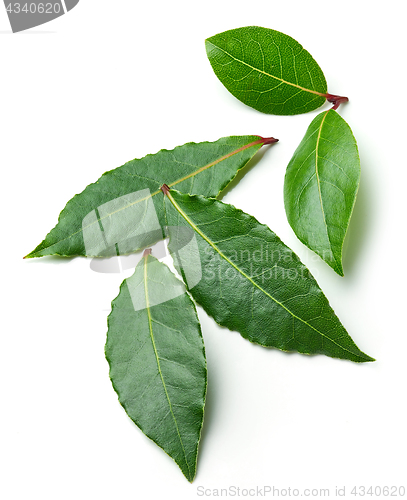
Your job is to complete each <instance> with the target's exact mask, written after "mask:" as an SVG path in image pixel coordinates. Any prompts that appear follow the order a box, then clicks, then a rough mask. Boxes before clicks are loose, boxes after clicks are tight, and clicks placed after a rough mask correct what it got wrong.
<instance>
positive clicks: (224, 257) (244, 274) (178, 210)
mask: <svg viewBox="0 0 407 500" xmlns="http://www.w3.org/2000/svg"><path fill="white" fill-rule="evenodd" d="M166 196H168V199H169V200H170V201H171V203H172V205H173V206H174V208H175V209H176V210H177V212H178V213H179V214H180V215H181V216H182V217H183V218H184V219H185V220H186V222H187V223H188V224H190V226H191V227H192V228H193V229H194V231H196V232H197V233H198V234H199V235H200V236H201V237H202V238H203V239H204V240H205V241H206V242H207V243H208V244H209V245H210V246H211V247H212V248H213V249H214V250H215V251H216V252H217V253H218V254H219V255H220V256H221V257H222V258H223V259H224V260H226V262H228V263H229V264H230V265H231V266H232V267H234V268H235V269H236V270H237V271H238V272H239V273H240V274H241V275H242V276H244V277H245V278H246V279H247V280H248V281H250V282H251V283H252V284H253V285H254V286H255V287H256V288H258V289H259V290H260V291H261V292H263V293H264V294H265V295H266V296H267V297H269V298H270V299H271V300H273V301H274V302H275V303H276V304H277V305H279V306H280V307H282V308H283V309H285V310H286V311H287V312H288V313H289V314H290V315H291V316H292V317H293V318H294V319H298V320H299V321H301V322H302V323H304V324H305V325H307V326H308V327H309V328H311V329H312V330H314V331H315V332H317V333H318V334H319V335H321V337H324V338H326V339H327V340H329V341H330V342H332V343H333V344H335V345H336V346H338V347H339V348H340V349H342V350H343V351H346V352H348V353H350V354H352V356H357V357H359V358H361V359H363V358H362V357H361V356H359V355H358V354H355V353H354V352H352V351H350V350H349V349H346V348H345V347H343V346H341V345H340V344H338V343H337V342H335V340H333V339H331V338H330V337H328V336H327V335H325V334H324V333H322V332H320V331H319V330H317V329H316V328H315V327H314V326H312V325H310V324H309V323H308V322H307V321H305V320H304V319H302V318H300V317H299V316H297V315H296V314H294V313H293V312H292V311H290V309H288V308H287V307H286V306H285V305H284V304H282V303H281V302H280V301H278V300H277V299H275V298H274V297H273V296H272V295H270V294H269V293H268V292H266V290H264V289H263V288H262V287H261V286H260V285H258V284H257V283H256V282H255V281H253V280H252V279H251V278H250V276H248V275H247V274H246V273H245V272H244V271H242V270H241V269H240V268H239V267H237V266H236V265H235V264H234V263H233V262H232V261H231V260H229V259H228V258H227V257H226V255H225V254H224V253H222V252H221V250H220V249H219V248H218V247H217V246H216V245H215V244H214V243H213V242H212V241H211V240H210V239H209V238H208V237H207V236H206V235H205V234H204V233H203V232H202V231H200V229H199V228H198V227H197V226H196V225H195V224H194V223H193V222H192V220H191V219H190V218H189V217H188V215H187V214H186V213H185V212H184V211H183V210H182V209H181V207H180V206H179V205H178V204H177V202H176V201H175V200H174V198H173V197H172V196H171V194H170V193H169V192H168V193H167V195H166Z"/></svg>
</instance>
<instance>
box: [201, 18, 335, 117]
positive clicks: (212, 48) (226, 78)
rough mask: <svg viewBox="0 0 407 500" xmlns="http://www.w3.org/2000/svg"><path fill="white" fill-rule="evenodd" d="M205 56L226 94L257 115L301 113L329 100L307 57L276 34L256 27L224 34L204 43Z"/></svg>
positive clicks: (323, 82) (292, 42) (291, 41)
mask: <svg viewBox="0 0 407 500" xmlns="http://www.w3.org/2000/svg"><path fill="white" fill-rule="evenodd" d="M206 52H207V55H208V58H209V61H210V63H211V65H212V68H213V70H214V72H215V74H216V76H217V77H218V78H219V80H220V81H221V82H222V83H223V85H224V86H225V87H226V88H227V89H228V90H229V92H231V93H232V94H233V95H234V96H235V97H237V98H238V99H239V100H240V101H242V102H243V103H244V104H247V105H248V106H251V107H252V108H254V109H257V110H258V111H262V112H263V113H271V114H274V115H296V114H299V113H306V112H307V111H312V110H313V109H316V108H319V106H322V104H324V102H325V99H326V98H330V97H332V96H330V94H327V93H326V92H327V84H326V80H325V77H324V74H323V73H322V70H321V68H320V67H319V66H318V64H317V63H316V61H315V60H314V59H313V58H312V56H311V55H310V54H309V53H308V52H307V51H306V50H305V49H304V48H303V47H302V46H301V45H300V44H299V43H298V42H296V41H295V40H294V39H293V38H291V37H290V36H287V35H285V34H284V33H280V32H279V31H275V30H271V29H267V28H261V27H258V26H247V27H245V28H238V29H232V30H229V31H225V32H224V33H219V34H218V35H215V36H212V37H210V38H208V39H207V40H206ZM335 97H337V96H335Z"/></svg>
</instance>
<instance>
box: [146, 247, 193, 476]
mask: <svg viewBox="0 0 407 500" xmlns="http://www.w3.org/2000/svg"><path fill="white" fill-rule="evenodd" d="M147 260H148V254H147V255H145V256H144V293H145V299H146V310H147V316H148V327H149V332H150V338H151V343H152V345H153V350H154V355H155V359H156V362H157V368H158V372H159V374H160V378H161V382H162V384H163V388H164V392H165V395H166V397H167V401H168V406H169V408H170V412H171V415H172V418H173V420H174V424H175V428H176V430H177V434H178V439H179V442H180V444H181V448H182V452H183V453H184V458H185V463H186V465H187V467H188V472H189V480H191V479H192V475H191V469H190V466H189V462H188V460H187V455H186V453H185V448H184V443H183V442H182V438H181V433H180V431H179V427H178V422H177V419H176V417H175V415H174V411H173V409H172V404H171V400H170V396H169V394H168V391H167V386H166V384H165V381H164V376H163V373H162V371H161V364H160V358H159V356H158V352H157V347H156V345H155V340H154V334H153V325H152V318H151V311H150V302H149V298H148V285H147V281H148V280H147V266H148V264H147Z"/></svg>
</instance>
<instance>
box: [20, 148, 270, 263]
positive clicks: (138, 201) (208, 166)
mask: <svg viewBox="0 0 407 500" xmlns="http://www.w3.org/2000/svg"><path fill="white" fill-rule="evenodd" d="M263 142H264V139H262V138H260V139H258V140H257V141H252V142H250V143H249V144H246V145H245V146H241V147H240V148H237V149H235V150H234V151H232V152H231V153H228V154H227V155H224V156H222V157H221V158H219V159H217V160H215V161H213V162H212V163H208V164H207V165H204V166H203V167H200V168H198V169H197V170H195V172H191V173H190V174H188V175H186V176H184V177H182V178H181V179H177V180H176V181H174V182H171V183H169V184H168V186H169V187H173V186H176V185H177V184H180V183H181V182H184V181H186V180H187V179H190V178H191V177H194V176H195V175H198V174H200V173H201V172H204V171H205V170H207V169H208V168H211V167H213V166H215V165H217V164H218V163H221V162H222V161H224V160H227V159H228V158H230V157H231V156H233V155H235V154H238V153H240V152H241V151H244V150H246V149H249V148H251V147H252V146H256V145H258V144H262V143H263ZM157 184H159V182H158V181H157ZM160 193H161V190H160V189H158V190H157V191H154V192H153V193H151V194H150V195H149V196H146V197H145V198H141V199H140V200H137V201H134V202H132V203H130V204H129V205H126V206H125V207H122V208H120V209H118V210H115V211H114V212H110V213H108V214H106V215H105V216H103V217H101V218H99V219H97V220H96V221H95V222H92V223H91V224H89V225H88V226H85V227H82V228H81V229H79V231H75V232H74V233H72V234H70V235H69V236H66V237H65V238H62V239H61V240H58V241H56V242H55V243H52V245H48V246H47V247H44V248H41V250H39V251H38V252H41V251H42V250H45V249H49V248H52V247H53V246H55V245H58V244H59V243H62V242H63V241H66V240H68V239H70V238H73V237H74V236H75V235H77V234H79V233H83V231H84V230H85V229H88V228H89V227H91V226H93V225H94V224H99V223H100V221H102V220H103V219H106V218H108V217H111V216H112V215H113V214H115V213H118V212H121V211H122V210H126V209H127V208H129V207H131V206H133V205H135V204H136V203H141V202H142V201H146V200H148V199H149V198H152V197H153V196H156V195H157V194H160ZM38 252H36V253H38ZM31 253H33V252H31ZM29 255H31V254H28V255H27V257H28V256H29ZM34 255H35V254H34ZM34 255H33V256H34Z"/></svg>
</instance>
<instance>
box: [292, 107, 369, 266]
mask: <svg viewBox="0 0 407 500" xmlns="http://www.w3.org/2000/svg"><path fill="white" fill-rule="evenodd" d="M359 178H360V161H359V154H358V148H357V145H356V140H355V138H354V136H353V134H352V131H351V129H350V127H349V125H348V124H347V123H346V122H345V120H344V119H343V118H342V117H341V116H339V115H338V113H337V112H336V111H333V110H329V111H325V112H324V113H321V114H319V115H318V116H317V117H316V118H315V119H314V120H313V121H312V123H311V125H310V126H309V127H308V130H307V132H306V134H305V136H304V138H303V140H302V141H301V143H300V145H299V146H298V148H297V150H296V151H295V153H294V155H293V157H292V159H291V161H290V163H289V164H288V167H287V172H286V175H285V182H284V203H285V210H286V213H287V218H288V222H289V223H290V225H291V227H292V228H293V230H294V232H295V234H296V235H297V237H298V238H299V239H300V240H301V241H302V242H303V243H304V244H305V245H307V246H308V247H309V248H310V249H311V250H313V251H314V252H316V253H317V254H318V255H320V256H321V257H322V258H323V259H324V260H325V262H326V263H327V264H329V265H330V266H331V267H332V269H334V270H335V271H336V272H337V273H338V274H340V275H341V276H343V268H342V246H343V241H344V239H345V235H346V231H347V229H348V225H349V220H350V217H351V215H352V211H353V206H354V204H355V200H356V194H357V191H358V187H359Z"/></svg>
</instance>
